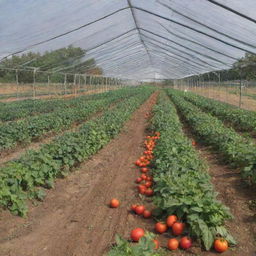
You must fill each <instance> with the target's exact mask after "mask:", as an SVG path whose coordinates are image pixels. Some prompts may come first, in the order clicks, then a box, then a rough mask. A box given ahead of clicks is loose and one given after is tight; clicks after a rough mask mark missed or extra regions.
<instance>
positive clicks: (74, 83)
mask: <svg viewBox="0 0 256 256" xmlns="http://www.w3.org/2000/svg"><path fill="white" fill-rule="evenodd" d="M73 85H74V94H75V97H76V74H74V82H73Z"/></svg>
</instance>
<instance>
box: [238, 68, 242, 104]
mask: <svg viewBox="0 0 256 256" xmlns="http://www.w3.org/2000/svg"><path fill="white" fill-rule="evenodd" d="M241 105H242V72H241V70H240V83H239V108H241Z"/></svg>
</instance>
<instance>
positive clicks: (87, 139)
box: [0, 88, 152, 216]
mask: <svg viewBox="0 0 256 256" xmlns="http://www.w3.org/2000/svg"><path fill="white" fill-rule="evenodd" d="M134 93H135V94H136V95H135V96H132V97H127V95H129V93H128V94H127V93H124V92H122V93H121V95H119V97H121V98H125V100H123V101H121V102H119V103H118V104H117V105H116V106H115V107H113V108H112V109H109V110H107V111H106V112H105V113H104V114H103V115H102V116H100V117H98V118H96V119H95V120H91V121H89V122H87V123H85V124H84V125H82V126H81V128H80V129H79V130H78V131H76V132H67V133H65V134H64V135H62V136H60V137H58V138H56V139H55V140H54V141H53V142H51V143H50V144H45V145H43V146H42V147H41V148H40V150H38V151H34V150H31V151H29V152H27V153H26V154H25V155H23V156H22V157H21V158H19V159H17V160H16V161H10V162H8V164H6V166H4V167H2V168H1V169H0V205H2V206H3V207H5V208H8V209H9V210H10V211H11V212H13V213H14V214H19V215H21V216H24V215H25V214H26V211H27V208H26V199H27V198H33V197H35V196H36V198H38V196H41V194H39V195H38V192H37V187H38V186H41V187H44V188H51V187H53V186H54V180H55V179H56V178H57V177H63V176H66V175H67V174H68V173H69V171H71V169H72V168H73V167H75V166H77V165H78V164H79V163H81V162H82V161H84V160H86V159H88V158H89V157H90V156H91V155H93V154H95V153H96V152H97V151H98V150H99V149H101V148H102V147H103V146H104V145H106V144H107V143H108V142H109V141H110V140H111V139H112V138H113V137H114V136H115V135H116V134H118V133H119V131H120V129H121V128H122V126H123V124H124V122H125V121H126V120H127V119H128V118H129V117H130V116H131V114H132V113H133V111H135V110H136V108H137V107H138V106H139V105H140V104H142V103H143V102H144V101H145V100H146V99H147V98H148V97H149V95H150V94H151V93H152V89H147V88H138V89H134ZM112 99H113V98H112Z"/></svg>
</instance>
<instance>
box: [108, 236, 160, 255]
mask: <svg viewBox="0 0 256 256" xmlns="http://www.w3.org/2000/svg"><path fill="white" fill-rule="evenodd" d="M153 239H154V234H152V233H149V232H148V233H146V234H145V236H144V237H142V238H141V239H140V240H139V242H138V243H136V244H132V243H129V242H128V241H127V240H125V239H122V238H121V237H120V236H119V235H116V245H115V246H113V248H112V249H111V250H110V251H109V252H108V254H107V256H138V255H140V256H163V255H164V254H163V251H162V250H154V247H155V244H154V243H153Z"/></svg>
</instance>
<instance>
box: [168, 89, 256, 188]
mask: <svg viewBox="0 0 256 256" xmlns="http://www.w3.org/2000/svg"><path fill="white" fill-rule="evenodd" d="M167 93H168V95H169V96H170V97H171V99H172V101H173V102H174V104H175V105H176V107H177V108H178V110H179V112H180V113H181V115H182V116H183V117H184V118H185V120H186V121H187V122H188V124H189V125H190V126H191V127H192V129H193V131H194V133H195V135H196V136H197V137H198V140H199V141H202V142H203V143H204V144H206V145H210V146H212V147H213V148H214V149H215V150H216V151H218V152H219V153H220V154H221V155H222V156H223V158H224V159H223V160H224V161H225V162H227V163H229V164H231V165H232V166H233V167H238V168H240V169H241V175H242V177H243V178H244V179H245V180H246V181H248V182H249V183H250V184H252V183H254V184H255V183H256V145H255V144H254V142H253V140H252V139H249V138H245V137H243V136H241V135H239V134H238V133H236V132H235V130H234V129H232V128H228V127H226V126H225V125H224V124H223V122H222V121H220V120H219V119H218V118H216V117H214V116H212V115H210V114H208V113H205V112H203V111H201V110H200V109H199V108H198V107H196V106H195V105H193V104H192V103H190V102H189V101H187V100H185V99H184V97H181V96H180V92H178V91H175V90H172V89H169V90H167Z"/></svg>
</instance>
